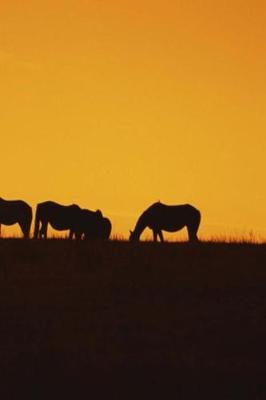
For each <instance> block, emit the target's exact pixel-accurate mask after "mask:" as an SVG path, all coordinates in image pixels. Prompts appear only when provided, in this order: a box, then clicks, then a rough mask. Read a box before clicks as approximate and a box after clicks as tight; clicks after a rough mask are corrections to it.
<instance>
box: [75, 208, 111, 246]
mask: <svg viewBox="0 0 266 400" xmlns="http://www.w3.org/2000/svg"><path fill="white" fill-rule="evenodd" d="M111 230H112V224H111V221H110V220H109V219H108V218H105V217H103V215H102V212H101V211H100V210H97V211H91V210H87V209H82V210H80V213H79V215H78V218H77V220H76V221H75V224H74V226H73V232H72V233H73V234H75V236H76V238H77V239H80V238H81V237H82V236H84V239H87V240H94V239H108V238H109V236H110V233H111Z"/></svg>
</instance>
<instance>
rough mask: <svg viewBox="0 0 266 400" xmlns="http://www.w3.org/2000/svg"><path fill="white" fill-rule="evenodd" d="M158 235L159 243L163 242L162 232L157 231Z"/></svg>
mask: <svg viewBox="0 0 266 400" xmlns="http://www.w3.org/2000/svg"><path fill="white" fill-rule="evenodd" d="M158 234H159V238H160V241H161V242H164V238H163V233H162V231H159V232H158Z"/></svg>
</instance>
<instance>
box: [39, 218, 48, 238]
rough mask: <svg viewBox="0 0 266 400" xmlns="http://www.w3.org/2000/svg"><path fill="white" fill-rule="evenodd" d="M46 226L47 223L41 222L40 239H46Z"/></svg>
mask: <svg viewBox="0 0 266 400" xmlns="http://www.w3.org/2000/svg"><path fill="white" fill-rule="evenodd" d="M47 225H48V222H47V221H42V226H41V229H40V231H39V234H40V238H43V239H47Z"/></svg>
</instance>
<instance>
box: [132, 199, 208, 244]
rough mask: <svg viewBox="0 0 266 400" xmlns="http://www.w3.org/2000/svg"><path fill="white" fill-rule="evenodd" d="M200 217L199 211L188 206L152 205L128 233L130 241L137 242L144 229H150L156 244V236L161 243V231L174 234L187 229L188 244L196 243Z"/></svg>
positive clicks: (158, 203)
mask: <svg viewBox="0 0 266 400" xmlns="http://www.w3.org/2000/svg"><path fill="white" fill-rule="evenodd" d="M200 219H201V215H200V212H199V210H197V209H196V208H195V207H193V206H191V205H190V204H182V205H177V206H168V205H165V204H162V203H160V202H157V203H154V204H152V205H151V206H150V207H149V208H147V210H146V211H144V212H143V214H141V216H140V217H139V219H138V221H137V223H136V226H135V229H134V231H133V232H131V231H130V238H129V239H130V240H139V237H140V235H141V233H142V232H143V231H144V229H145V228H146V227H148V228H150V229H152V231H153V239H154V241H155V242H156V241H157V236H158V235H159V238H160V240H161V242H163V240H164V239H163V234H162V230H164V231H168V232H175V231H178V230H180V229H182V228H183V227H184V226H186V227H187V231H188V237H189V241H190V242H196V241H198V238H197V231H198V228H199V224H200Z"/></svg>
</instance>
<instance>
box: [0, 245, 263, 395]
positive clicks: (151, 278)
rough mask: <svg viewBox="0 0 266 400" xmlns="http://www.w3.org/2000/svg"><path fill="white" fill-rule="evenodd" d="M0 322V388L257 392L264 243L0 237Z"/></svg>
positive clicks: (41, 392) (37, 392) (39, 391)
mask: <svg viewBox="0 0 266 400" xmlns="http://www.w3.org/2000/svg"><path fill="white" fill-rule="evenodd" d="M0 332H1V342H0V367H1V370H0V372H1V380H2V385H0V392H1V391H2V392H3V395H5V396H6V397H5V398H9V399H11V398H17V395H18V393H20V390H22V389H23V390H27V391H28V396H32V398H35V399H39V398H45V399H46V398H63V397H65V396H66V395H67V394H69V393H71V394H72V396H73V397H74V396H76V398H81V397H82V396H83V395H82V394H86V395H87V396H88V395H89V394H90V393H91V391H92V390H93V389H94V390H97V391H98V398H104V397H103V396H106V394H108V395H111V398H151V396H153V397H154V395H156V394H160V396H159V397H162V396H166V398H168V397H169V394H170V393H176V394H178V395H179V397H178V398H181V399H182V398H191V399H194V398H195V396H197V397H203V396H205V398H206V396H209V398H215V399H236V398H237V397H236V396H237V395H239V394H240V395H241V398H242V399H243V398H247V399H251V398H252V399H265V398H266V380H265V367H266V362H265V360H266V350H265V337H266V245H254V244H221V243H220V244H219V243H216V244H211V243H202V244H198V245H191V244H187V243H185V244H173V243H165V244H160V243H158V244H153V243H137V244H134V243H129V242H119V241H118V242H116V241H113V242H112V241H111V242H106V243H86V242H75V241H67V240H47V241H41V240H39V241H34V240H7V239H6V240H4V239H3V240H0ZM264 385H265V386H264ZM173 391H174V392H173ZM7 396H8V397H7ZM53 396H54V397H53ZM101 396H102V397H101ZM245 396H246V397H245ZM2 398H4V397H2Z"/></svg>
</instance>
